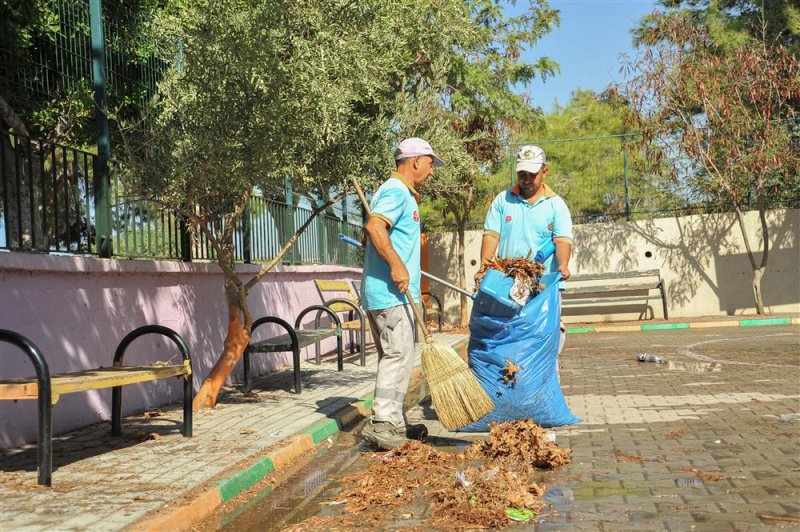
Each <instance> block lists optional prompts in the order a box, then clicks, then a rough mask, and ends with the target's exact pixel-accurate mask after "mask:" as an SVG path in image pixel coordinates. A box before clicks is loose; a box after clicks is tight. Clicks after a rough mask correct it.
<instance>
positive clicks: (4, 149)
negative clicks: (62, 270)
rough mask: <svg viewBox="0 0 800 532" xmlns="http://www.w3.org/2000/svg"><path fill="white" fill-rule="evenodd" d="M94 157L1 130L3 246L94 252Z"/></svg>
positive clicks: (0, 241) (0, 235)
mask: <svg viewBox="0 0 800 532" xmlns="http://www.w3.org/2000/svg"><path fill="white" fill-rule="evenodd" d="M94 159H95V155H93V154H91V153H89V152H86V151H83V150H78V149H75V148H69V147H67V146H63V145H60V144H56V143H53V142H45V141H41V140H34V139H31V138H29V137H25V136H21V135H14V134H13V133H12V134H9V133H6V132H2V131H0V188H1V189H2V190H0V196H1V197H2V217H1V218H0V247H3V248H7V249H19V250H29V251H48V252H63V253H87V254H91V253H94V252H95V238H94V232H93V228H94V197H93V194H92V187H91V180H92V177H93V170H92V169H93V163H94Z"/></svg>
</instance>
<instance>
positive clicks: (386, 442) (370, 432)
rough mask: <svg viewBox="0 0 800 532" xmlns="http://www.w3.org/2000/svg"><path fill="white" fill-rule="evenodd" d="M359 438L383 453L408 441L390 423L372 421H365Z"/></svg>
mask: <svg viewBox="0 0 800 532" xmlns="http://www.w3.org/2000/svg"><path fill="white" fill-rule="evenodd" d="M426 433H427V431H426ZM361 437H362V438H364V439H365V440H367V441H368V442H370V443H374V444H375V445H377V446H378V447H379V448H381V449H383V450H385V451H388V450H390V449H394V448H395V447H400V446H401V445H403V444H404V443H405V442H407V441H408V438H406V437H405V436H403V435H402V434H401V433H400V429H398V428H397V427H395V426H394V425H392V424H391V423H387V422H386V421H373V420H372V419H368V420H367V424H366V425H364V428H363V429H362V430H361Z"/></svg>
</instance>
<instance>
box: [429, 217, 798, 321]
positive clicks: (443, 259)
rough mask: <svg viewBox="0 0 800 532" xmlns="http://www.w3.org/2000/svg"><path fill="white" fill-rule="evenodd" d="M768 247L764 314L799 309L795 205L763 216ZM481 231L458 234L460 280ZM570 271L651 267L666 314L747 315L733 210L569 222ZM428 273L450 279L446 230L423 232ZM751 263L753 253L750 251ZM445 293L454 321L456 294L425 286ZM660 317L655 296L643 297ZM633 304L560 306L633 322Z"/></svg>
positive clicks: (470, 265)
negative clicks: (462, 243)
mask: <svg viewBox="0 0 800 532" xmlns="http://www.w3.org/2000/svg"><path fill="white" fill-rule="evenodd" d="M746 221H747V230H748V234H749V235H750V239H751V240H750V242H751V245H752V246H753V248H754V249H755V250H759V249H760V248H761V243H762V236H761V230H760V223H759V219H758V213H757V212H755V211H753V212H748V213H747V217H746ZM767 224H768V233H769V242H770V250H769V256H768V263H767V271H766V274H765V276H764V279H763V281H762V289H763V293H764V303H765V305H766V308H767V311H768V312H770V313H781V312H800V210H798V209H787V210H775V211H771V212H769V213H768V216H767ZM481 235H482V232H481V231H469V232H467V234H466V235H465V240H466V251H465V254H464V258H465V264H466V267H465V270H466V272H465V273H466V278H467V285H468V288H469V289H470V290H472V289H474V285H473V283H472V278H473V276H474V274H475V272H476V271H477V270H478V267H479V265H480V264H479V263H480V243H481ZM574 236H575V239H574V248H573V255H572V260H571V261H570V270H571V271H572V273H573V274H580V273H604V272H624V271H629V270H645V269H655V268H657V269H659V270H660V271H661V276H662V278H663V279H664V280H665V282H666V286H667V301H668V308H669V314H670V319H671V320H674V319H676V318H688V317H693V316H719V315H730V316H735V315H747V314H754V313H755V304H754V302H753V295H752V288H751V286H752V268H751V267H750V261H749V259H748V258H747V252H746V249H745V246H744V239H743V238H742V234H741V230H740V228H739V224H738V223H737V221H736V217H735V216H734V215H733V214H715V215H702V216H682V217H677V218H660V219H655V220H649V221H642V222H620V223H604V224H582V225H576V226H575V235H574ZM429 245H430V250H429V253H430V264H431V273H432V274H434V275H436V276H439V277H443V278H445V279H450V280H455V279H457V278H458V276H457V271H456V267H457V260H456V258H457V257H456V253H457V245H456V239H455V235H454V234H453V233H443V234H432V235H430V244H429ZM755 258H756V261H760V260H761V253H760V252H756V253H755ZM432 289H433V291H434V292H435V293H437V294H438V295H439V296H440V297H441V296H445V300H444V305H445V309H446V316H447V321H451V322H455V321H457V319H458V304H459V299H458V295H457V294H454V293H453V292H452V291H450V290H447V289H444V288H441V287H437V286H435V285H432ZM650 305H651V307H652V310H653V311H654V314H655V317H656V318H660V317H661V314H662V312H661V304H660V300H658V299H652V300H651V302H650ZM641 307H642V305H638V306H622V307H621V306H613V307H609V306H592V307H591V308H590V309H589V310H587V311H583V312H582V311H581V310H579V309H577V308H574V307H571V308H565V309H564V320H565V321H567V322H572V323H575V322H581V321H612V320H614V321H616V320H631V319H634V320H635V319H640V318H641V317H642V316H641Z"/></svg>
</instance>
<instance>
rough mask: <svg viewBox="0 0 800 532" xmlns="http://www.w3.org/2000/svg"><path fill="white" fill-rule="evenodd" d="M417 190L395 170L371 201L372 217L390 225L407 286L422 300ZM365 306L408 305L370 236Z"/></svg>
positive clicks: (393, 243) (415, 298) (391, 240)
mask: <svg viewBox="0 0 800 532" xmlns="http://www.w3.org/2000/svg"><path fill="white" fill-rule="evenodd" d="M415 194H416V192H415V191H414V190H413V188H412V187H411V186H409V185H408V184H407V181H406V179H405V178H404V177H403V176H402V175H400V174H398V173H396V172H392V176H391V177H390V178H389V179H388V180H387V181H386V182H385V183H383V184H382V185H381V186H380V188H378V191H377V192H375V195H374V196H373V197H372V201H370V205H369V208H370V211H371V212H370V217H373V216H376V217H378V218H380V219H382V220H383V221H385V222H386V223H387V224H388V225H389V230H388V232H389V240H390V242H391V243H392V247H393V248H394V250H395V251H396V252H397V255H398V256H399V257H400V260H402V261H403V264H405V266H406V269H407V270H408V274H409V277H410V281H409V286H408V289H409V290H410V291H411V295H412V297H413V298H414V300H415V301H419V285H420V276H421V273H420V225H419V205H418V204H417V199H416V197H415ZM361 290H362V299H363V301H362V305H363V307H364V309H366V310H380V309H386V308H392V307H396V306H398V305H405V304H406V303H408V300H407V299H406V297H405V296H404V295H403V294H401V293H400V290H398V289H397V285H396V284H394V282H393V281H392V275H391V272H390V270H389V265H388V264H387V263H386V261H385V260H383V258H382V257H381V256H380V255H378V252H377V250H376V249H375V246H373V245H372V241H371V240H369V239H367V250H366V254H365V256H364V276H363V280H362V287H361Z"/></svg>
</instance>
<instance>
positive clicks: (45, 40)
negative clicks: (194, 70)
mask: <svg viewBox="0 0 800 532" xmlns="http://www.w3.org/2000/svg"><path fill="white" fill-rule="evenodd" d="M161 3H162V2H161V1H160V0H129V1H125V2H103V9H104V19H105V21H106V24H105V32H106V35H105V37H106V41H105V53H106V56H107V61H106V64H107V66H108V68H107V82H108V83H107V102H108V106H109V108H110V109H112V110H113V111H114V112H115V114H116V115H117V116H120V117H123V118H130V117H137V116H140V115H141V111H142V107H143V105H144V102H145V101H146V100H147V99H149V97H150V96H151V95H152V92H153V89H154V88H155V81H156V79H157V78H158V77H159V71H160V67H161V65H158V64H154V63H153V61H152V58H153V50H154V48H155V47H156V45H157V43H156V42H155V41H154V39H153V37H152V32H151V31H150V24H151V22H152V19H153V17H154V15H155V12H156V11H157V10H158V9H159V6H160V4H161ZM89 20H90V18H89V3H88V2H87V1H86V0H25V1H18V0H11V1H9V2H3V3H0V95H2V96H3V98H4V99H5V100H6V101H7V102H8V104H9V105H10V106H11V108H12V109H14V111H15V112H16V114H17V115H18V116H19V118H20V119H21V120H22V122H23V123H24V124H25V125H26V128H27V130H28V132H29V133H30V134H31V135H33V136H34V137H39V138H45V139H47V140H54V141H55V140H58V141H61V142H66V143H69V144H71V145H73V146H93V145H94V144H96V140H95V128H94V121H93V115H94V103H93V98H92V96H93V95H92V90H91V82H92V57H91V50H92V46H91V35H90V28H89ZM2 127H6V126H5V124H2Z"/></svg>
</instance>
